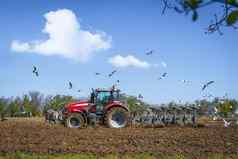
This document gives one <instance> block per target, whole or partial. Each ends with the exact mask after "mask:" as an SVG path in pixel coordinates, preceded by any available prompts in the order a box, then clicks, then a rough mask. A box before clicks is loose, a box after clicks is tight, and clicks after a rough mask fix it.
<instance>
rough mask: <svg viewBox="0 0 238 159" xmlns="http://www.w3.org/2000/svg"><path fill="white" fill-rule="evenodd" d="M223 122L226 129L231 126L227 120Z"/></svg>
mask: <svg viewBox="0 0 238 159" xmlns="http://www.w3.org/2000/svg"><path fill="white" fill-rule="evenodd" d="M222 120H223V122H224V126H225V127H226V128H227V127H228V126H230V125H231V121H230V122H228V121H226V120H225V119H222Z"/></svg>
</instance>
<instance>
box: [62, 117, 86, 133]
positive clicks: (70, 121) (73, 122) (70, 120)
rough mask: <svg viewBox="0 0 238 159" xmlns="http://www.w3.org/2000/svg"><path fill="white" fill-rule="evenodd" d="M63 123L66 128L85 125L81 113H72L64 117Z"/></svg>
mask: <svg viewBox="0 0 238 159" xmlns="http://www.w3.org/2000/svg"><path fill="white" fill-rule="evenodd" d="M65 125H66V127H68V128H74V129H77V128H82V127H84V126H85V120H84V117H83V115H82V114H81V113H73V114H71V115H70V116H69V117H67V118H66V121H65Z"/></svg>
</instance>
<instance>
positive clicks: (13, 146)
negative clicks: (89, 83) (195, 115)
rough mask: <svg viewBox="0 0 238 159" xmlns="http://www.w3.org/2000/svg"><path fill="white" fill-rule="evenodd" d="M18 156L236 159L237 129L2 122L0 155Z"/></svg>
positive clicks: (37, 121)
mask: <svg viewBox="0 0 238 159" xmlns="http://www.w3.org/2000/svg"><path fill="white" fill-rule="evenodd" d="M16 152H22V153H26V154H37V155H48V154H52V155H61V154H94V155H100V156H101V155H108V154H116V155H137V154H151V155H155V156H165V155H166V156H167V155H168V156H174V155H178V154H181V155H185V156H188V157H192V158H195V159H198V158H199V159H200V158H207V156H214V155H222V156H227V157H231V158H235V157H237V156H238V127H237V126H236V127H229V128H224V127H222V126H211V127H203V128H192V127H181V126H180V127H178V126H176V127H175V126H174V127H164V128H131V127H128V128H124V129H110V128H104V127H98V128H92V127H89V128H84V129H68V128H65V127H64V126H62V125H50V124H48V123H45V122H44V121H43V120H42V119H35V118H31V119H30V118H29V119H9V120H7V121H4V122H0V155H5V154H12V153H16Z"/></svg>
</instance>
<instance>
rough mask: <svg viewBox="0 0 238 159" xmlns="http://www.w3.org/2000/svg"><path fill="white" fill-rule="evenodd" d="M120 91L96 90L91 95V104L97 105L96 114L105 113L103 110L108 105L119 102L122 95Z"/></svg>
mask: <svg viewBox="0 0 238 159" xmlns="http://www.w3.org/2000/svg"><path fill="white" fill-rule="evenodd" d="M119 92H120V90H119V89H117V90H116V89H109V90H108V89H96V90H93V91H92V93H91V103H93V104H95V105H96V113H97V114H101V113H103V109H104V107H105V106H106V105H109V104H111V103H113V102H114V101H119V98H120V94H119Z"/></svg>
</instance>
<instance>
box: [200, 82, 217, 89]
mask: <svg viewBox="0 0 238 159" xmlns="http://www.w3.org/2000/svg"><path fill="white" fill-rule="evenodd" d="M214 82H215V81H209V82H207V83H206V84H204V85H203V87H202V91H204V90H205V89H206V88H207V87H208V86H209V85H210V84H212V83H214Z"/></svg>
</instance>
